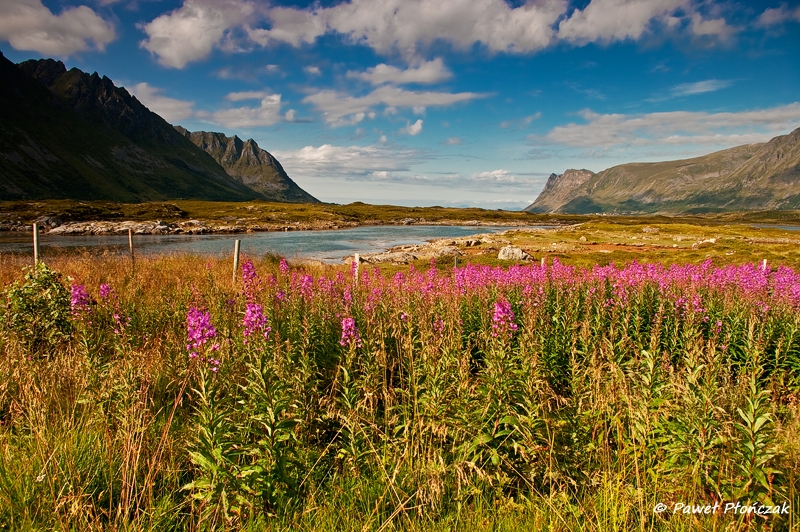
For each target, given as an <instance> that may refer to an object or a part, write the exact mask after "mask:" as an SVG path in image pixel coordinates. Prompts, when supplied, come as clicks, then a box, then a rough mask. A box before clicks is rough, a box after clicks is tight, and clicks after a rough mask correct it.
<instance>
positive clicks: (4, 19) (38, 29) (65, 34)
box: [0, 0, 115, 57]
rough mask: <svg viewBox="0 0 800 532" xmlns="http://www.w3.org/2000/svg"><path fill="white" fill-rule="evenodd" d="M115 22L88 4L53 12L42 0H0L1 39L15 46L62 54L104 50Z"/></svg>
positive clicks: (18, 48) (110, 37) (112, 38)
mask: <svg viewBox="0 0 800 532" xmlns="http://www.w3.org/2000/svg"><path fill="white" fill-rule="evenodd" d="M114 37H115V34H114V26H113V25H112V24H111V23H110V22H106V21H105V20H103V19H102V18H101V17H100V16H99V15H97V13H95V12H94V11H93V10H92V9H91V8H89V7H87V6H76V7H69V8H65V9H64V10H63V11H62V12H61V14H59V15H54V14H53V12H52V11H50V10H49V9H48V8H47V7H45V6H44V5H43V4H42V2H41V0H0V40H5V41H8V42H9V44H10V45H11V46H12V47H13V48H15V49H17V50H33V51H35V52H39V53H40V54H43V55H55V56H61V57H65V56H68V55H71V54H73V53H75V52H80V51H83V50H90V49H93V48H94V49H97V50H101V51H102V50H104V49H105V45H106V44H108V43H109V42H111V41H112V40H114Z"/></svg>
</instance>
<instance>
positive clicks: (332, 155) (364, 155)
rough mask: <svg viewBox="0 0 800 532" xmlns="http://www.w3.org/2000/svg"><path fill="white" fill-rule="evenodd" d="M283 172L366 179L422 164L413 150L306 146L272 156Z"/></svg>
mask: <svg viewBox="0 0 800 532" xmlns="http://www.w3.org/2000/svg"><path fill="white" fill-rule="evenodd" d="M273 154H274V155H275V157H277V158H278V159H279V160H280V161H281V165H283V167H284V168H286V171H287V172H288V173H289V174H290V175H292V176H294V175H295V174H297V175H299V176H304V177H328V176H334V177H361V178H364V177H367V176H370V175H372V174H373V173H375V172H386V174H385V175H389V174H390V173H394V172H405V171H408V170H409V168H410V166H411V165H413V164H415V163H418V162H421V161H422V160H423V156H422V154H421V153H420V152H419V151H417V150H411V149H404V148H395V147H389V146H333V145H331V144H323V145H322V146H319V147H314V146H306V147H304V148H301V149H299V150H293V151H279V150H276V151H274V152H273Z"/></svg>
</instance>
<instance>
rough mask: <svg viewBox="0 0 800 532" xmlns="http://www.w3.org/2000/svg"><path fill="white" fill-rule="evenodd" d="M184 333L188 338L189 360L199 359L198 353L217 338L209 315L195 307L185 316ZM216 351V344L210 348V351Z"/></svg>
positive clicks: (217, 345)
mask: <svg viewBox="0 0 800 532" xmlns="http://www.w3.org/2000/svg"><path fill="white" fill-rule="evenodd" d="M186 332H187V335H188V337H189V343H188V344H187V345H186V349H187V350H188V351H189V358H197V357H199V356H200V354H199V353H198V351H205V349H206V344H208V343H209V341H210V340H213V339H214V338H216V337H217V329H215V328H214V326H213V325H212V324H211V313H210V312H208V311H205V312H203V311H202V310H199V309H197V308H195V307H192V308H190V309H189V312H188V313H187V314H186ZM217 349H219V344H218V343H215V344H212V345H211V346H210V350H211V351H216V350H217Z"/></svg>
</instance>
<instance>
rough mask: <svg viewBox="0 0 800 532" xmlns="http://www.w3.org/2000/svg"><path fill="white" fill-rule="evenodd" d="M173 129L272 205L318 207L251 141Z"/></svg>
mask: <svg viewBox="0 0 800 532" xmlns="http://www.w3.org/2000/svg"><path fill="white" fill-rule="evenodd" d="M175 129H176V130H177V131H178V132H179V133H180V134H182V135H183V136H185V137H186V138H188V139H189V140H191V141H192V142H193V143H194V144H195V145H196V146H198V147H199V148H201V149H203V150H205V151H206V152H207V153H208V154H210V155H211V156H212V157H213V158H214V160H215V161H216V162H217V163H218V164H219V165H220V166H222V168H224V169H225V171H226V172H227V173H228V175H230V176H231V177H233V178H234V179H236V180H237V181H239V182H240V183H242V184H244V185H246V186H247V187H249V188H251V189H253V190H255V191H256V192H259V193H261V194H263V195H264V196H265V197H268V198H271V199H274V200H276V201H285V202H290V203H319V200H318V199H316V198H315V197H313V196H312V195H311V194H309V193H308V192H306V191H305V190H303V189H302V188H300V187H299V186H297V183H295V182H294V181H292V180H291V179H290V178H289V176H288V175H287V174H286V171H285V170H284V169H283V167H282V166H281V163H279V162H278V160H277V159H276V158H275V157H273V156H272V154H271V153H269V152H268V151H266V150H262V149H261V148H259V147H258V144H256V141H254V140H253V139H248V140H245V141H243V140H242V139H240V138H239V137H237V136H235V135H234V136H233V137H227V136H225V134H223V133H210V132H207V131H194V132H191V131H187V130H186V129H185V128H182V127H180V126H175Z"/></svg>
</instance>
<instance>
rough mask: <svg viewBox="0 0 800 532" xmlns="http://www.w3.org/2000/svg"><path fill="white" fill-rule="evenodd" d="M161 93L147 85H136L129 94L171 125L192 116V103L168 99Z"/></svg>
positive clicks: (159, 90)
mask: <svg viewBox="0 0 800 532" xmlns="http://www.w3.org/2000/svg"><path fill="white" fill-rule="evenodd" d="M161 92H162V91H161V89H159V88H156V87H153V86H151V85H149V84H147V83H137V84H136V85H134V86H133V87H132V88H131V93H133V95H134V96H136V97H137V98H138V99H139V101H140V102H142V103H143V104H144V105H145V106H146V107H147V108H148V109H150V110H151V111H153V112H154V113H156V114H157V115H160V116H161V118H163V119H164V120H166V121H167V122H170V123H171V124H176V123H178V122H180V121H181V120H186V119H187V118H190V117H191V116H192V115H194V110H193V107H194V102H189V101H186V100H178V99H176V98H168V97H166V96H163V95H162V94H161Z"/></svg>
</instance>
